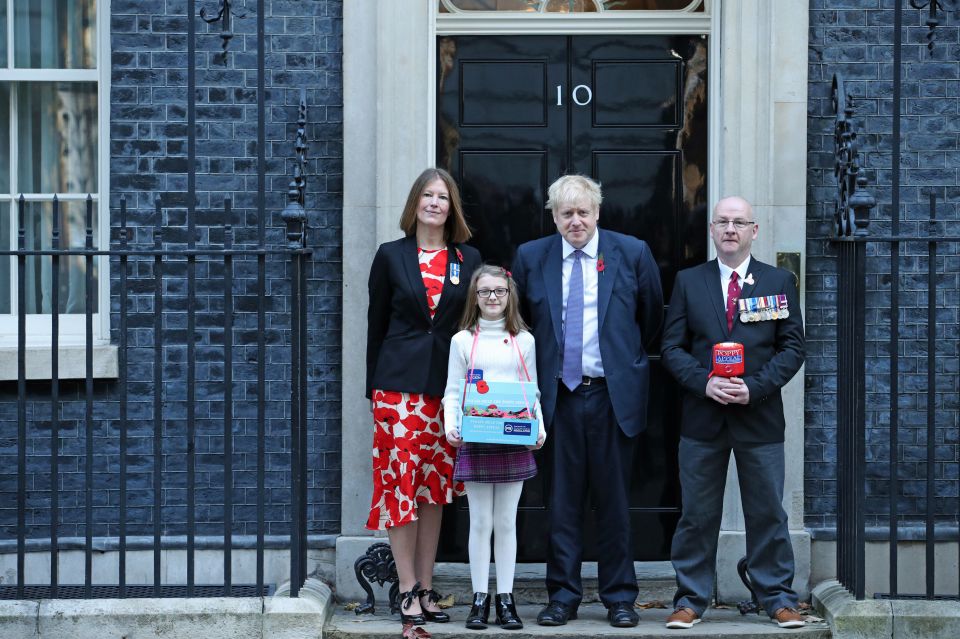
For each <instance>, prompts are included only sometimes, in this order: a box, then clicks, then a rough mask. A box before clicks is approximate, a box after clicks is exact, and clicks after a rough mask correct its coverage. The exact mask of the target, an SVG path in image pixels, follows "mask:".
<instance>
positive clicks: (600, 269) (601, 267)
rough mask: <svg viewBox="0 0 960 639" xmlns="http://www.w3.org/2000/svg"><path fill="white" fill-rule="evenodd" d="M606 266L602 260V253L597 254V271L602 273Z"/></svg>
mask: <svg viewBox="0 0 960 639" xmlns="http://www.w3.org/2000/svg"><path fill="white" fill-rule="evenodd" d="M605 268H607V265H606V264H604V262H603V253H601V254H600V255H599V256H597V273H603V270H604V269H605Z"/></svg>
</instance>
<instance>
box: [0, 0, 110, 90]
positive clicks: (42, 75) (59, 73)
mask: <svg viewBox="0 0 960 639" xmlns="http://www.w3.org/2000/svg"><path fill="white" fill-rule="evenodd" d="M101 1H103V0H101ZM99 28H100V27H99V24H98V26H97V29H98V30H99ZM97 57H98V58H99V57H100V53H99V52H98V53H97ZM109 59H110V52H109V49H108V50H107V60H109ZM99 79H100V70H99V69H3V68H0V82H97V81H99Z"/></svg>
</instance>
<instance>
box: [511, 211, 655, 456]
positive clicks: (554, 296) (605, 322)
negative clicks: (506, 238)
mask: <svg viewBox="0 0 960 639" xmlns="http://www.w3.org/2000/svg"><path fill="white" fill-rule="evenodd" d="M597 232H598V233H600V239H599V243H600V244H599V255H602V256H603V261H604V267H605V268H604V270H603V272H602V273H599V274H598V277H597V285H598V286H599V289H600V290H599V295H598V299H597V307H598V308H597V311H598V324H599V333H600V359H601V361H602V362H603V372H604V375H605V376H606V378H607V379H606V381H607V389H608V390H609V393H610V401H611V403H612V404H613V411H614V414H615V415H616V417H617V421H618V422H619V424H620V428H621V429H622V430H623V432H624V433H625V434H626V435H627V436H629V437H633V436H634V435H637V434H638V433H640V432H641V431H643V430H644V429H645V428H646V427H647V388H648V385H649V378H650V370H649V362H648V361H647V353H646V350H645V348H646V347H648V346H649V345H650V344H651V343H652V342H653V341H654V340H656V338H657V335H658V334H659V331H660V325H661V324H662V322H663V291H662V290H661V288H660V271H659V269H658V268H657V264H656V262H655V261H654V260H653V255H652V254H651V253H650V248H649V247H648V246H647V244H646V242H643V241H642V240H638V239H637V238H635V237H632V236H629V235H623V234H621V233H615V232H613V231H607V230H604V229H598V230H597ZM562 263H563V248H562V245H561V238H560V234H559V233H558V234H556V235H552V236H550V237H545V238H541V239H539V240H534V241H532V242H527V243H526V244H523V245H522V246H520V248H519V249H518V250H517V257H516V260H515V262H514V267H513V277H514V279H515V280H516V282H517V286H518V287H519V289H520V294H521V299H522V306H523V311H524V316H525V317H526V318H527V319H528V320H529V322H530V325H531V326H532V327H533V336H534V337H535V338H536V342H537V373H538V376H539V379H540V405H541V408H542V409H543V416H544V424H545V425H546V427H547V428H550V425H551V423H552V422H553V413H554V409H555V408H556V404H557V383H558V379H559V377H560V374H561V370H560V366H561V358H562V355H563V290H562V287H563V272H562Z"/></svg>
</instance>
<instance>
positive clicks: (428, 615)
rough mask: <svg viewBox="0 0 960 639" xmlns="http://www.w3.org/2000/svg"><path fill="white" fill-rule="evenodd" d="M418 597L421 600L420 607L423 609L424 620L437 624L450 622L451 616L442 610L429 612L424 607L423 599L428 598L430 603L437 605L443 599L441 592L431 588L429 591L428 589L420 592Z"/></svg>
mask: <svg viewBox="0 0 960 639" xmlns="http://www.w3.org/2000/svg"><path fill="white" fill-rule="evenodd" d="M417 595H418V596H419V597H420V599H421V601H420V607H421V608H422V609H423V618H424V619H426V620H427V621H435V622H437V623H447V622H448V621H450V615H448V614H447V613H445V612H443V611H442V610H439V611H437V612H431V611H430V610H427V607H426V606H424V605H423V601H422V599H423V598H424V597H426V598H427V601H429V602H430V603H432V604H435V603H437V602H438V601H440V600H441V599H443V597H441V596H440V593H439V592H437V591H436V590H434V589H433V588H431V589H429V590H426V589H424V590H421V591H420V592H418V593H417Z"/></svg>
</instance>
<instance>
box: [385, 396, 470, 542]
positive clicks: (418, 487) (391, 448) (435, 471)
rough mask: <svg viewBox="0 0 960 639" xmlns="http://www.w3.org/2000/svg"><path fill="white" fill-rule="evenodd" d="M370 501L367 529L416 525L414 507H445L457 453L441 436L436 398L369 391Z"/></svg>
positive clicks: (452, 490)
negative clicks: (370, 399)
mask: <svg viewBox="0 0 960 639" xmlns="http://www.w3.org/2000/svg"><path fill="white" fill-rule="evenodd" d="M373 424H374V432H373V500H372V503H371V504H370V517H369V518H368V519H367V528H368V529H370V530H386V529H387V528H393V527H394V526H403V525H404V524H408V523H410V522H411V521H416V519H417V504H439V505H443V504H449V503H450V502H452V501H453V498H454V497H455V496H458V495H462V494H463V493H464V491H463V484H461V483H457V482H454V481H453V461H454V458H455V457H456V450H455V449H454V448H453V447H452V446H450V444H449V443H448V442H447V438H446V437H445V436H444V432H443V406H442V404H441V398H440V397H433V396H431V395H421V394H419V393H401V392H395V391H381V390H374V391H373Z"/></svg>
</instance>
